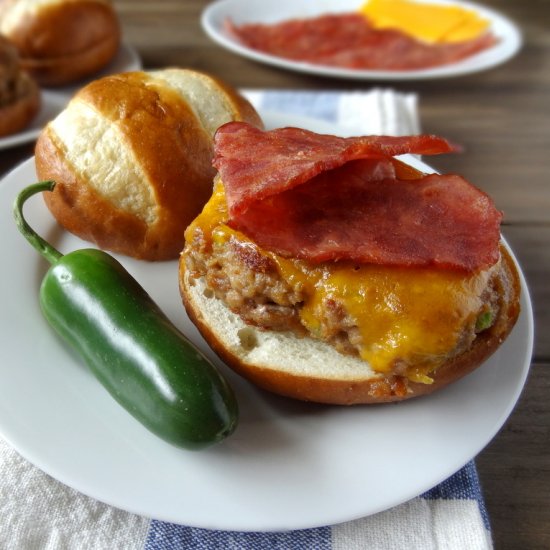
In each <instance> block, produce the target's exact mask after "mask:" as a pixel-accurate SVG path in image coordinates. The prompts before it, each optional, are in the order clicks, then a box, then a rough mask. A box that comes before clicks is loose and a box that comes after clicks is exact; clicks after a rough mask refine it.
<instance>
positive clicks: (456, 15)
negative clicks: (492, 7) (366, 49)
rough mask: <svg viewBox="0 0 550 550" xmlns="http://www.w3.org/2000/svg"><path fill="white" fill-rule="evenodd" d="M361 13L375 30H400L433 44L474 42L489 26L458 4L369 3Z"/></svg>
mask: <svg viewBox="0 0 550 550" xmlns="http://www.w3.org/2000/svg"><path fill="white" fill-rule="evenodd" d="M359 11H360V12H361V13H362V14H363V15H365V17H367V19H368V20H369V22H370V23H371V24H372V25H373V26H374V27H375V28H378V29H396V30H399V31H401V32H404V33H406V34H408V35H410V36H414V37H415V38H417V39H419V40H423V41H424V42H429V43H441V42H461V41H464V40H471V39H474V38H477V37H478V36H480V35H481V34H482V33H483V32H485V31H486V30H487V29H488V27H489V22H488V21H487V20H486V19H484V18H482V17H481V16H480V15H478V14H477V13H476V12H475V11H473V10H471V9H466V8H463V7H461V6H458V5H443V4H430V3H424V2H411V1H409V0H369V1H368V2H366V3H365V4H364V5H363V6H361V8H360V10H359Z"/></svg>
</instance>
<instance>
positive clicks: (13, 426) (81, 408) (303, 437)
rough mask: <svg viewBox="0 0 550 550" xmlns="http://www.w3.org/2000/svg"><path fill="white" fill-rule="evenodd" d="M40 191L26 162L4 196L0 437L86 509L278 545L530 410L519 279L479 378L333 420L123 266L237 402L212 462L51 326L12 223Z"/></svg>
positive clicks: (0, 209)
mask: <svg viewBox="0 0 550 550" xmlns="http://www.w3.org/2000/svg"><path fill="white" fill-rule="evenodd" d="M261 115H262V117H263V119H264V121H265V122H266V126H267V127H271V128H273V127H276V126H301V127H305V128H309V129H311V130H315V131H318V132H323V133H338V128H335V127H334V126H332V125H328V124H326V123H322V122H319V121H314V120H310V119H304V118H300V117H295V116H292V117H290V116H285V115H281V114H273V113H261ZM412 162H414V163H415V164H416V165H417V166H418V165H419V163H418V161H412ZM419 166H421V167H422V168H423V169H424V170H427V171H430V169H429V168H428V167H426V166H425V165H421V164H420V165H419ZM35 179H36V175H35V171H34V160H33V159H29V160H28V161H26V162H25V163H24V164H22V165H21V166H19V167H18V168H17V169H15V170H14V171H13V172H11V173H10V174H9V175H8V176H7V177H6V178H4V180H3V181H2V182H0V232H1V233H2V244H1V254H2V285H1V286H0V303H1V304H2V307H1V308H0V338H1V349H2V361H1V362H0V434H1V435H2V436H3V437H4V438H5V439H6V440H7V441H8V442H9V443H10V444H11V445H12V446H13V447H14V448H15V449H16V450H17V451H18V452H19V453H20V454H21V455H22V456H24V457H25V458H27V459H28V460H29V461H30V462H32V463H33V464H35V465H36V466H37V467H38V468H40V469H42V470H43V471H45V472H46V473H48V474H49V475H51V476H53V477H54V478H56V479H58V480H59V481H61V482H63V483H65V484H66V485H68V486H70V487H73V488H74V489H76V490H78V491H80V492H82V493H84V494H86V495H89V496H91V497H94V498H96V499H98V500H100V501H103V502H106V503H108V504H111V505H114V506H116V507H118V508H121V509H124V510H127V511H129V512H134V513H137V514H140V515H142V516H146V517H152V518H156V519H161V520H165V521H171V522H175V523H182V524H186V525H190V526H195V527H204V528H212V529H225V530H239V531H241V530H243V531H279V530H288V529H299V528H307V527H315V526H322V525H330V524H334V523H338V522H343V521H347V520H352V519H355V518H359V517H363V516H366V515H369V514H374V513H376V512H379V511H382V510H385V509H388V508H390V507H393V506H395V505H397V504H400V503H402V502H404V501H406V500H408V499H410V498H413V497H415V496H417V495H419V494H421V493H422V492H424V491H426V490H429V489H430V488H432V487H433V486H435V485H436V484H438V483H439V482H441V481H443V480H444V479H446V478H447V477H449V476H450V475H452V474H453V473H455V472H456V471H458V470H459V469H460V468H461V467H462V466H463V465H464V464H466V463H467V462H468V461H469V460H471V459H472V458H473V457H474V456H475V455H476V454H478V453H479V452H480V451H481V450H482V449H483V447H484V446H485V445H487V443H488V442H489V441H490V440H491V439H492V438H493V437H494V436H495V434H496V433H497V432H498V430H499V429H500V428H501V427H502V425H503V423H504V422H505V420H506V419H507V418H508V416H509V414H510V413H511V411H512V409H513V407H514V405H515V403H516V401H517V399H518V397H519V395H520V392H521V390H522V388H523V385H524V382H525V379H526V376H527V372H528V368H529V364H530V358H531V351H532V345H533V317H532V311H531V304H530V300H529V294H528V291H527V288H526V286H525V281H524V280H523V277H522V311H521V315H520V318H519V321H518V323H517V325H516V327H515V328H514V330H513V332H512V334H511V335H510V337H509V338H508V339H507V340H506V342H504V344H503V345H502V347H501V348H500V349H499V350H498V351H497V352H496V353H495V354H494V355H493V356H492V357H491V359H490V360H489V361H487V362H486V363H485V364H484V365H483V366H481V367H480V368H479V369H478V370H477V371H475V372H474V373H473V374H471V375H469V376H467V377H466V378H464V379H462V380H460V381H459V382H456V383H455V384H453V385H452V386H450V387H448V388H446V389H443V390H441V391H439V392H437V393H435V394H434V395H431V396H427V397H423V398H420V399H418V400H411V401H407V402H403V403H398V404H389V405H377V406H355V407H336V406H322V405H316V404H307V403H301V402H298V401H292V400H289V399H285V398H282V397H277V396H274V395H270V394H268V393H266V392H264V391H262V390H259V389H257V388H256V387H254V386H252V385H251V384H249V383H248V382H246V381H244V380H243V379H241V378H240V377H238V376H237V375H236V374H234V373H232V372H230V371H229V369H228V368H227V367H226V366H225V365H224V364H222V363H221V362H220V361H219V360H218V359H217V358H216V357H215V356H214V354H213V352H212V351H211V350H210V349H209V348H208V347H207V345H206V344H205V342H204V340H203V339H202V338H201V337H200V335H199V333H198V332H197V330H196V329H195V327H194V326H193V325H192V323H191V322H190V321H189V319H188V317H187V315H186V313H185V310H184V308H183V306H182V304H181V299H180V296H179V291H178V269H177V262H176V261H171V262H157V263H151V262H143V261H137V260H133V259H129V258H126V257H122V256H119V255H117V258H118V259H119V260H120V261H121V262H122V263H123V264H124V265H125V266H126V268H127V269H128V270H129V271H130V272H131V273H132V274H133V275H134V276H135V277H136V278H137V280H138V281H139V282H140V283H141V284H142V285H143V286H144V288H145V289H146V290H147V291H148V292H149V293H150V294H151V296H152V297H153V299H154V300H155V301H157V303H158V304H159V305H160V306H161V308H162V309H163V310H164V311H165V312H166V313H167V315H168V316H169V317H170V318H171V319H172V320H173V321H174V323H175V324H176V325H177V326H178V327H179V328H180V329H181V330H183V332H184V333H185V334H187V335H188V336H189V337H190V338H191V339H192V340H193V341H194V342H195V343H196V344H197V345H198V346H199V347H200V348H201V349H203V350H204V351H205V353H206V354H207V355H208V356H209V357H211V358H212V359H213V361H214V362H215V363H216V364H217V365H218V366H219V368H220V369H221V370H222V372H223V373H224V374H225V375H226V376H227V378H228V379H229V382H230V383H231V385H232V386H233V388H234V389H235V392H236V394H237V398H238V402H239V406H240V411H241V416H240V422H239V426H238V428H237V430H236V432H235V433H234V434H233V435H232V436H231V437H229V438H228V439H227V440H225V441H224V442H222V443H221V444H219V445H217V446H215V447H212V448H209V449H206V450H204V451H185V450H181V449H177V448H175V447H172V446H170V445H169V444H167V443H165V442H163V441H162V440H160V439H158V438H157V437H155V436H154V435H152V434H151V433H149V432H148V431H147V430H146V429H145V428H144V427H143V426H142V425H141V424H139V423H138V422H137V421H136V420H134V419H133V418H132V417H131V416H130V415H129V414H128V413H127V412H126V411H125V410H123V409H122V408H121V407H120V406H119V405H118V404H117V403H116V402H115V401H114V400H113V399H112V398H111V397H110V396H109V395H108V394H107V392H106V391H105V390H104V389H103V388H102V386H101V385H100V384H99V383H98V382H97V381H96V380H95V378H94V377H93V376H92V374H90V372H89V371H88V370H87V368H86V367H85V366H84V364H83V362H82V360H81V359H80V358H79V357H78V356H77V355H76V354H75V353H74V352H73V351H72V350H71V349H69V348H68V347H67V346H65V345H64V344H63V343H62V342H61V341H60V340H59V339H58V338H57V336H56V335H55V334H54V332H53V330H52V329H51V328H50V327H49V326H48V325H47V323H46V321H45V320H44V318H43V317H42V315H41V312H40V308H39V303H38V295H39V287H40V282H41V280H42V278H43V276H44V274H45V272H46V269H47V267H48V266H47V263H46V261H45V260H43V259H42V258H41V257H40V256H39V254H38V253H37V252H36V251H35V250H34V248H32V247H31V246H30V245H29V244H28V243H27V242H26V241H25V239H24V238H23V237H22V236H21V235H20V234H19V233H18V231H17V229H16V227H15V223H14V222H13V221H12V214H11V208H12V203H13V200H14V198H15V196H16V195H17V193H18V192H19V190H20V189H22V188H23V187H25V186H27V185H29V184H30V183H33V182H34V181H35ZM25 216H26V218H27V220H28V222H29V223H30V225H31V226H32V227H33V228H35V229H36V230H37V231H38V232H39V233H40V234H41V235H42V236H43V237H45V238H46V239H47V240H49V241H50V242H52V244H54V246H56V247H58V249H59V250H60V251H61V252H69V251H71V250H75V249H78V248H83V247H89V246H90V245H89V244H88V243H86V242H83V241H81V240H80V239H78V238H76V237H74V236H73V235H71V234H68V233H67V232H64V231H62V230H61V229H60V228H59V226H58V225H57V224H56V222H55V221H54V219H53V218H52V216H51V215H50V213H49V212H48V211H47V209H46V207H45V206H44V203H43V200H42V199H41V197H34V198H33V199H32V200H30V201H29V202H28V204H27V205H26V208H25Z"/></svg>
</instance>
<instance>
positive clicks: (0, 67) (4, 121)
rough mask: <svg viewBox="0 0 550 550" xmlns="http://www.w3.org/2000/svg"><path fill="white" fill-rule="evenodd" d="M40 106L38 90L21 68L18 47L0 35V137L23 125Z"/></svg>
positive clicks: (29, 120)
mask: <svg viewBox="0 0 550 550" xmlns="http://www.w3.org/2000/svg"><path fill="white" fill-rule="evenodd" d="M39 108H40V90H39V88H38V85H37V84H36V83H35V81H34V80H33V79H32V78H31V77H30V76H29V75H28V74H27V72H25V71H24V70H22V69H21V66H20V63H19V54H18V51H17V48H16V47H15V46H14V45H13V44H12V43H11V42H10V41H9V40H7V39H6V38H4V37H3V36H1V35H0V137H3V136H8V135H10V134H15V133H16V132H19V131H20V130H22V129H23V128H25V127H26V126H27V125H28V124H29V123H30V122H31V120H32V119H33V118H34V116H35V115H36V113H37V112H38V110H39Z"/></svg>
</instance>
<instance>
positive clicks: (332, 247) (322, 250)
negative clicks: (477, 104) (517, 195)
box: [214, 122, 502, 271]
mask: <svg viewBox="0 0 550 550" xmlns="http://www.w3.org/2000/svg"><path fill="white" fill-rule="evenodd" d="M452 150H454V148H453V146H452V145H451V144H450V143H449V142H447V141H446V140H444V139H441V138H438V137H435V136H407V137H389V136H366V137H353V138H341V137H337V136H330V135H321V134H315V133H313V132H309V131H307V130H302V129H298V128H281V129H277V130H272V131H268V132H264V131H262V130H259V129H257V128H255V127H253V126H251V125H249V124H246V123H241V122H231V123H228V124H226V125H224V126H222V127H221V128H220V129H219V130H218V132H217V133H216V136H215V159H214V166H215V167H216V168H217V169H218V172H219V174H220V176H221V179H222V181H223V183H224V186H225V191H226V198H227V203H228V211H229V216H230V220H229V224H230V225H231V226H232V227H234V228H236V229H239V230H241V231H243V232H244V233H245V234H247V235H248V236H249V237H250V238H251V239H253V240H254V241H255V242H256V243H258V245H259V246H261V247H262V248H265V249H268V250H272V251H274V252H276V253H278V254H280V255H282V256H286V257H294V258H302V259H306V260H308V261H311V262H322V261H331V260H351V261H355V262H359V263H374V264H382V265H394V266H402V267H413V266H418V267H420V266H435V267H439V268H448V269H457V270H465V271H475V270H478V269H484V268H487V267H489V266H490V265H492V264H494V263H495V262H496V261H497V260H498V257H499V252H498V244H499V240H500V221H501V217H502V215H501V213H500V212H499V211H498V210H496V208H495V206H494V204H493V202H492V200H491V199H490V198H489V197H488V196H487V195H486V194H485V193H483V192H482V191H480V190H479V189H477V188H475V187H474V186H472V185H471V184H470V183H468V182H467V181H466V180H464V179H463V178H461V177H460V176H457V175H438V174H432V175H419V176H420V177H418V178H416V179H399V178H398V177H397V175H396V171H395V166H396V165H395V163H394V160H393V158H392V157H393V156H394V155H401V154H404V153H415V154H437V153H444V152H449V151H452ZM401 172H402V171H401Z"/></svg>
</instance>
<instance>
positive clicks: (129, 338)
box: [14, 181, 238, 449]
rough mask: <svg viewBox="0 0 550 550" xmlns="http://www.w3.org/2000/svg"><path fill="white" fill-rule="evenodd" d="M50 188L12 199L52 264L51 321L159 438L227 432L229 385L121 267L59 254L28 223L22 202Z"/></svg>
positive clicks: (44, 289) (47, 286) (197, 444)
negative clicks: (24, 215)
mask: <svg viewBox="0 0 550 550" xmlns="http://www.w3.org/2000/svg"><path fill="white" fill-rule="evenodd" d="M54 186H55V182H53V181H46V182H41V183H36V184H34V185H31V186H29V187H27V188H26V189H24V190H23V191H21V193H20V194H19V196H18V197H17V199H16V200H15V204H14V217H15V220H16V223H17V226H18V229H19V231H20V232H21V233H22V234H23V236H24V237H25V238H26V239H27V240H28V241H29V243H30V244H32V245H33V246H34V247H35V248H36V249H37V250H38V251H39V252H40V253H41V254H42V256H43V257H44V258H46V259H47V260H48V261H49V262H50V264H52V265H51V267H50V268H49V270H48V272H47V273H46V275H45V277H44V279H43V281H42V285H41V288H40V305H41V308H42V311H43V313H44V316H45V317H46V319H47V320H48V322H49V323H50V324H51V326H52V327H53V328H54V329H55V330H56V331H57V332H58V333H59V334H60V335H61V337H62V338H63V339H64V340H65V341H66V342H68V343H69V344H70V345H72V346H73V347H74V348H75V349H76V350H77V351H78V352H79V353H80V355H81V356H82V357H83V358H84V360H85V361H86V363H87V365H88V366H89V368H90V369H91V371H92V372H93V374H94V375H95V376H96V377H97V379H98V380H99V381H100V382H101V383H102V384H103V386H104V387H105V388H106V389H107V391H108V392H109V393H110V394H111V395H112V396H113V397H114V399H116V401H117V402H118V403H119V404H120V405H122V406H123V407H124V408H125V409H126V410H127V411H128V412H129V413H130V414H132V415H133V416H134V417H135V418H136V419H137V420H139V421H140V422H141V423H142V424H143V425H145V426H146V427H147V428H148V429H149V430H151V431H152V432H153V433H155V434H156V435H157V436H159V437H161V438H162V439H164V440H166V441H168V442H170V443H172V444H174V445H176V446H179V447H184V448H188V449H200V448H203V447H206V446H208V445H211V444H213V443H216V442H219V441H221V440H222V439H224V438H225V437H227V436H228V435H230V434H231V433H232V432H233V431H234V429H235V427H236V424H237V417H238V408H237V402H236V400H235V396H234V394H233V391H232V390H231V388H230V387H229V385H228V384H227V382H226V381H225V379H224V378H223V377H222V376H221V374H220V373H219V372H218V371H217V370H216V368H215V367H214V365H212V363H210V362H209V361H208V359H207V358H206V357H205V356H204V355H202V354H201V352H200V351H199V350H198V349H197V348H196V347H195V346H194V345H193V344H192V343H191V342H190V341H189V340H188V339H187V338H185V336H184V335H183V334H182V333H181V332H180V331H179V330H178V329H177V328H176V327H175V326H174V325H173V324H172V323H171V322H170V320H169V319H168V318H167V317H166V316H165V315H164V314H163V312H162V311H161V310H160V308H159V307H158V306H157V305H156V304H155V303H154V302H153V300H152V299H151V298H150V296H149V295H148V294H147V292H146V291H145V290H144V289H143V288H142V287H141V286H140V285H139V283H138V282H137V281H136V280H135V279H134V278H133V277H132V276H131V275H130V274H129V273H128V272H127V271H126V270H125V269H124V267H123V266H122V265H121V264H120V263H119V262H118V261H117V260H116V259H115V258H113V257H112V256H111V255H109V254H107V253H105V252H103V251H101V250H96V249H82V250H76V251H73V252H71V253H69V254H65V255H63V254H61V253H60V252H59V251H57V250H56V249H55V248H54V247H52V246H51V245H50V244H49V243H48V242H46V241H45V240H44V239H42V237H40V236H39V235H38V234H37V233H36V232H35V231H34V230H33V229H32V228H31V227H30V226H29V225H28V223H27V222H26V221H25V219H24V217H23V204H24V203H25V201H26V200H27V199H28V198H29V197H31V196H32V195H34V194H36V193H40V192H43V191H51V190H53V188H54Z"/></svg>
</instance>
